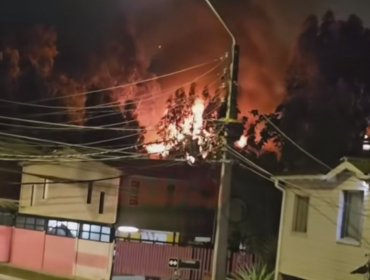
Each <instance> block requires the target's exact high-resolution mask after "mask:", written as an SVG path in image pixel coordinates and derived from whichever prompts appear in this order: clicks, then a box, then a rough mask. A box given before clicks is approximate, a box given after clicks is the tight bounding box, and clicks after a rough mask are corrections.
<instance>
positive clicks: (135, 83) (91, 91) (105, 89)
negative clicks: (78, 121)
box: [30, 56, 225, 108]
mask: <svg viewBox="0 0 370 280" xmlns="http://www.w3.org/2000/svg"><path fill="white" fill-rule="evenodd" d="M223 60H225V57H224V56H220V57H218V58H216V59H212V60H210V61H207V62H203V63H199V64H196V65H192V66H189V67H186V68H182V69H180V70H177V71H173V72H170V73H166V74H162V75H159V76H156V77H151V78H148V79H142V80H139V81H135V82H132V83H125V84H121V85H117V86H112V87H107V88H102V89H96V90H90V91H85V92H81V93H76V94H70V95H63V96H55V97H50V98H43V99H39V100H34V101H30V103H35V102H44V101H50V100H57V99H65V98H69V97H76V96H83V95H88V94H91V93H99V92H104V91H109V90H114V89H122V88H126V87H130V86H136V85H139V84H143V83H146V82H151V81H155V80H158V79H163V78H167V77H171V76H174V75H178V74H181V73H185V72H189V71H191V70H195V69H198V68H201V67H204V66H206V65H209V64H213V63H216V62H219V61H223ZM34 105H36V104H34ZM54 108H55V107H54Z"/></svg>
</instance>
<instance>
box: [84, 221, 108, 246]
mask: <svg viewBox="0 0 370 280" xmlns="http://www.w3.org/2000/svg"><path fill="white" fill-rule="evenodd" d="M111 233H112V229H111V228H110V227H109V226H101V225H94V224H82V230H81V234H80V238H81V239H85V240H93V241H101V242H112V238H111Z"/></svg>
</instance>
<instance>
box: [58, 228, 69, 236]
mask: <svg viewBox="0 0 370 280" xmlns="http://www.w3.org/2000/svg"><path fill="white" fill-rule="evenodd" d="M57 235H59V236H67V232H66V230H65V229H64V228H57Z"/></svg>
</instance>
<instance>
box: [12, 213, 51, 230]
mask: <svg viewBox="0 0 370 280" xmlns="http://www.w3.org/2000/svg"><path fill="white" fill-rule="evenodd" d="M45 226H46V219H43V218H38V217H28V216H17V218H16V221H15V227H17V228H24V229H32V230H39V231H45Z"/></svg>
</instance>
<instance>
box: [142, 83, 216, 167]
mask: <svg viewBox="0 0 370 280" xmlns="http://www.w3.org/2000/svg"><path fill="white" fill-rule="evenodd" d="M168 102H169V106H168V108H167V110H166V112H165V114H164V117H163V118H162V121H161V124H160V125H159V128H158V134H159V135H161V140H160V141H157V142H156V143H152V144H148V145H145V149H146V151H147V153H148V154H150V155H157V156H160V157H168V156H169V155H170V154H171V153H172V152H174V151H179V152H180V154H182V155H185V158H186V159H187V160H188V161H189V163H194V162H195V161H196V159H197V158H198V157H201V158H206V157H207V156H208V155H209V154H210V153H214V152H215V151H214V147H215V144H216V142H217V141H218V138H219V137H218V135H217V131H216V123H215V120H216V119H217V115H218V112H217V111H218V108H219V106H220V105H221V102H222V98H220V97H219V96H217V95H216V96H214V97H213V98H210V97H209V95H208V94H203V95H202V96H196V95H195V89H194V88H192V89H191V90H190V92H189V94H186V93H185V92H184V91H181V90H180V91H179V92H177V93H176V94H175V97H174V99H172V98H170V99H169V101H168Z"/></svg>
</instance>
